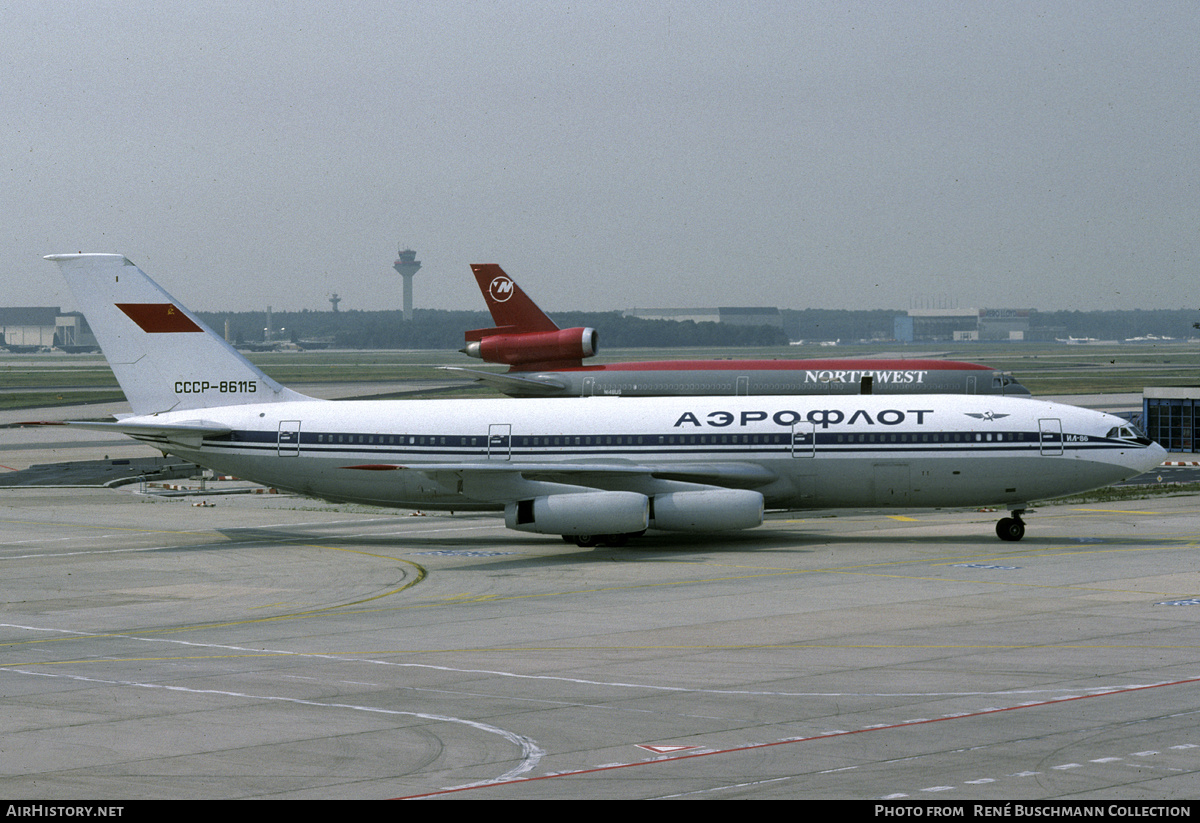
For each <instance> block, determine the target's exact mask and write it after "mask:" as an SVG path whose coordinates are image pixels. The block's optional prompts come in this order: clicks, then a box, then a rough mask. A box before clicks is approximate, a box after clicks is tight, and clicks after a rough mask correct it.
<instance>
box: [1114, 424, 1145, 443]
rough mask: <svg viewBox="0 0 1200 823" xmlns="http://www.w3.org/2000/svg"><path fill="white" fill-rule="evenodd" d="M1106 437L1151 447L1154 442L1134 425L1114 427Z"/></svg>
mask: <svg viewBox="0 0 1200 823" xmlns="http://www.w3.org/2000/svg"><path fill="white" fill-rule="evenodd" d="M1105 437H1109V438H1112V439H1114V440H1128V441H1130V442H1133V443H1138V444H1140V445H1142V446H1149V445H1150V443H1151V442H1153V441H1151V440H1150V438H1149V437H1147V436H1146V433H1145V432H1144V431H1142V430H1141V429H1139V428H1138V427H1137V426H1135V425H1134V424H1133V423H1127V424H1125V425H1124V426H1113V427H1112V428H1111V429H1109V430H1108V434H1106V435H1105Z"/></svg>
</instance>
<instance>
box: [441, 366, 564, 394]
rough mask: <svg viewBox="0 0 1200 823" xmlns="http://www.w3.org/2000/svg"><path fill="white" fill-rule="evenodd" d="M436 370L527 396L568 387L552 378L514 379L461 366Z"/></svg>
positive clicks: (513, 376) (505, 375) (513, 377)
mask: <svg viewBox="0 0 1200 823" xmlns="http://www.w3.org/2000/svg"><path fill="white" fill-rule="evenodd" d="M438 368H439V369H441V370H442V371H454V372H462V373H463V374H465V375H467V376H468V377H471V378H473V379H475V380H478V381H480V382H481V383H486V384H487V385H489V386H492V387H493V388H496V389H499V390H500V391H502V392H503V391H513V392H521V393H523V394H529V393H530V392H539V393H540V392H544V391H546V390H547V389H552V390H554V391H562V390H563V389H565V388H567V385H568V384H567V381H565V380H559V379H556V378H552V377H536V378H535V377H516V376H515V375H511V374H499V373H497V372H490V371H477V370H476V369H464V368H463V367H461V366H438Z"/></svg>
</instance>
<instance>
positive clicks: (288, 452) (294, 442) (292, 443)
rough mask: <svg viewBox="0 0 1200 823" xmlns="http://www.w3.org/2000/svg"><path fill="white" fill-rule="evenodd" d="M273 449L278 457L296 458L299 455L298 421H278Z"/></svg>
mask: <svg viewBox="0 0 1200 823" xmlns="http://www.w3.org/2000/svg"><path fill="white" fill-rule="evenodd" d="M275 449H276V453H277V454H278V455H279V456H280V457H296V456H298V455H299V454H300V421H299V420H280V421H279V434H278V435H277V437H276V440H275Z"/></svg>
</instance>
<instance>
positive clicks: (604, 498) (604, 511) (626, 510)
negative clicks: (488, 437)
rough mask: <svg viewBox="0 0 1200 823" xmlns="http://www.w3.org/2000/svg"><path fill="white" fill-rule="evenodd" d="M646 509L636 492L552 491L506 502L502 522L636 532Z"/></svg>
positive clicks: (556, 530) (531, 527)
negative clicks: (556, 492)
mask: <svg viewBox="0 0 1200 823" xmlns="http://www.w3.org/2000/svg"><path fill="white" fill-rule="evenodd" d="M759 499H760V500H761V497H760V498H759ZM649 511H650V500H649V498H647V497H646V495H644V494H638V493H637V492H579V493H578V494H552V495H549V496H547V497H535V498H533V499H532V500H518V501H517V502H515V503H509V504H508V505H507V506H505V507H504V525H505V526H507V527H508V528H510V529H516V530H517V531H520V532H537V533H538V534H562V535H568V536H570V535H601V534H636V533H638V532H642V531H645V529H646V524H647V521H648V518H649Z"/></svg>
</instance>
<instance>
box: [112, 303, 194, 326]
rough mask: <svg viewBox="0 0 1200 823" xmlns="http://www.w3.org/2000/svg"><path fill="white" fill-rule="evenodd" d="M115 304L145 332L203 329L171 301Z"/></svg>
mask: <svg viewBox="0 0 1200 823" xmlns="http://www.w3.org/2000/svg"><path fill="white" fill-rule="evenodd" d="M116 306H117V308H118V309H120V310H121V311H123V312H125V314H126V316H128V317H129V319H130V320H132V321H133V322H134V323H137V324H138V327H139V328H141V330H142V331H144V332H146V333H147V334H177V333H179V332H196V331H198V332H202V331H204V330H203V329H202V328H200V327H199V326H197V325H196V324H195V323H193V322H192V319H191V318H190V317H188V316H187V315H186V314H184V313H183V312H182V311H180V310H179V309H178V308H177V307H176V306H175V304H173V303H117V304H116Z"/></svg>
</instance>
